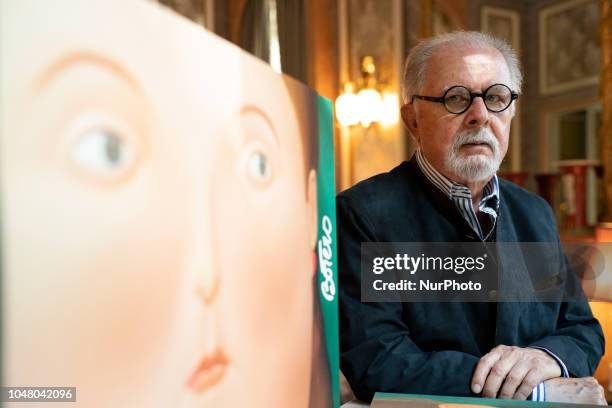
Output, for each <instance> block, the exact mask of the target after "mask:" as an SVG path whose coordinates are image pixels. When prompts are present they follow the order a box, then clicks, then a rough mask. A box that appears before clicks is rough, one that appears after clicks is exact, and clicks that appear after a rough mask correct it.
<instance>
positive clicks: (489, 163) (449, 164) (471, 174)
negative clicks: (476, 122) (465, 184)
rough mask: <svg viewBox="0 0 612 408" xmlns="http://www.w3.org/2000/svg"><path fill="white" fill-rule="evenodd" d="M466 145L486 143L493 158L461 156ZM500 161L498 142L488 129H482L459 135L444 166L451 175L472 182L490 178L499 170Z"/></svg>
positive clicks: (476, 155)
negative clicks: (461, 151)
mask: <svg viewBox="0 0 612 408" xmlns="http://www.w3.org/2000/svg"><path fill="white" fill-rule="evenodd" d="M468 143H486V144H487V145H488V146H489V147H490V148H491V150H492V151H493V157H491V158H489V157H488V156H486V155H484V154H470V155H462V154H461V153H460V149H461V147H462V146H463V145H465V144H468ZM501 161H502V157H501V151H500V147H499V142H498V141H497V139H496V138H495V136H494V135H493V132H491V130H490V129H489V128H488V127H483V128H480V129H479V130H477V131H465V132H462V133H460V134H459V135H458V136H457V137H456V138H455V140H454V141H453V145H452V146H451V148H450V150H449V151H448V156H447V157H446V160H445V163H444V164H445V166H446V168H447V170H448V171H450V172H451V173H452V174H455V175H457V176H459V178H461V179H463V180H466V181H470V182H474V181H481V180H486V179H489V178H491V177H492V176H493V175H494V174H495V173H496V172H497V170H499V165H500V164H501Z"/></svg>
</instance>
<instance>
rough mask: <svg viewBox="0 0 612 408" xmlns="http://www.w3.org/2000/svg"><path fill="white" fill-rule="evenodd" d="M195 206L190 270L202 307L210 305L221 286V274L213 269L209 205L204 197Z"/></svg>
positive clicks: (216, 269)
mask: <svg viewBox="0 0 612 408" xmlns="http://www.w3.org/2000/svg"><path fill="white" fill-rule="evenodd" d="M200 201H202V202H200V203H199V204H200V205H197V206H196V209H197V210H196V214H195V215H194V217H193V224H192V225H193V232H192V234H193V241H192V249H191V259H190V269H191V271H190V272H191V276H192V277H193V282H194V283H195V291H196V295H197V297H198V299H199V300H200V301H202V302H203V304H204V305H207V306H210V305H212V304H213V303H214V302H215V300H216V298H217V296H218V294H219V289H220V286H221V274H220V273H219V270H218V268H216V267H215V262H214V255H215V254H214V249H213V244H212V236H213V231H212V225H211V217H209V211H210V203H209V202H206V201H207V200H205V198H204V197H202V198H201V199H200Z"/></svg>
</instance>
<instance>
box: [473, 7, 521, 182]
mask: <svg viewBox="0 0 612 408" xmlns="http://www.w3.org/2000/svg"><path fill="white" fill-rule="evenodd" d="M520 27H521V20H520V16H519V13H518V11H516V10H510V9H507V8H500V7H491V6H484V7H482V9H481V11H480V30H481V31H483V32H486V33H489V34H492V35H494V36H495V37H498V38H501V39H502V40H505V41H506V42H507V43H508V44H510V45H511V46H512V48H514V50H515V51H516V52H517V54H519V55H520V53H521V37H520ZM515 103H516V104H517V111H516V114H515V116H514V119H513V120H512V128H511V130H510V145H509V146H508V153H507V155H506V157H507V159H506V160H504V161H503V162H502V165H501V171H502V172H503V173H512V172H519V171H520V170H521V110H520V104H519V102H515Z"/></svg>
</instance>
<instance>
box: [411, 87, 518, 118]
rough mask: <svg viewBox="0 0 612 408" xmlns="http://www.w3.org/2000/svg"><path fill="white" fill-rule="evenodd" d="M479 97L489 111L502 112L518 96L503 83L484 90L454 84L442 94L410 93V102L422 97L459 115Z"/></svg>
mask: <svg viewBox="0 0 612 408" xmlns="http://www.w3.org/2000/svg"><path fill="white" fill-rule="evenodd" d="M477 97H481V98H482V100H483V101H484V104H485V106H486V107H487V110H489V111H490V112H503V111H505V110H506V109H508V107H509V106H510V104H511V103H512V101H513V100H515V99H517V98H518V94H517V93H516V92H512V91H511V90H510V88H508V87H507V86H506V85H504V84H494V85H491V86H490V87H488V88H487V89H485V90H484V92H482V93H479V92H470V90H469V89H467V88H466V87H465V86H461V85H455V86H452V87H450V88H448V90H447V91H446V92H444V94H443V95H442V96H423V95H412V100H411V101H410V102H411V103H412V102H414V100H415V98H416V99H423V100H425V101H429V102H437V103H441V104H443V105H444V107H445V108H446V110H447V111H448V112H449V113H454V114H456V115H460V114H462V113H463V112H465V111H466V110H468V109H469V108H470V106H472V102H473V101H474V98H477Z"/></svg>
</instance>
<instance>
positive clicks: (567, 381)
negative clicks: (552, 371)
mask: <svg viewBox="0 0 612 408" xmlns="http://www.w3.org/2000/svg"><path fill="white" fill-rule="evenodd" d="M545 384H546V400H547V401H551V402H567V403H571V404H592V405H608V403H607V402H606V396H605V394H604V389H603V387H602V386H601V385H599V383H598V382H597V380H596V379H594V378H593V377H585V378H553V379H551V380H548V381H546V382H545Z"/></svg>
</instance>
